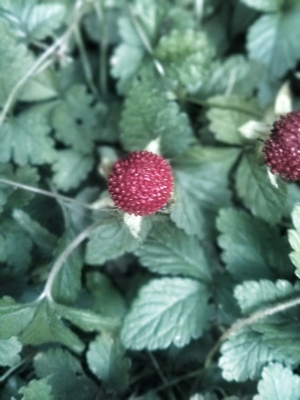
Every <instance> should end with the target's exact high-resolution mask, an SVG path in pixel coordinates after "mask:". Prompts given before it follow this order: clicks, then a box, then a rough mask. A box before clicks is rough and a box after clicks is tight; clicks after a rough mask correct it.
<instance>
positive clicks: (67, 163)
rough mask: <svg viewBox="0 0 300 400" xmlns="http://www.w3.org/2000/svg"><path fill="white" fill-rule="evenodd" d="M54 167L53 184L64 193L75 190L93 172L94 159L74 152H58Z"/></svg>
mask: <svg viewBox="0 0 300 400" xmlns="http://www.w3.org/2000/svg"><path fill="white" fill-rule="evenodd" d="M55 158H56V159H55V161H54V163H53V165H52V169H53V172H54V176H53V183H54V184H55V186H56V187H57V188H58V189H60V190H63V191H68V190H70V189H75V188H77V186H78V185H79V184H80V183H81V182H82V181H83V180H84V179H85V178H86V177H87V175H88V173H89V172H90V171H91V170H92V168H93V165H94V159H93V157H92V156H91V155H85V154H81V153H79V152H77V151H74V150H58V151H57V152H56V157H55Z"/></svg>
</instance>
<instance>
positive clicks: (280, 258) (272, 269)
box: [217, 209, 291, 280]
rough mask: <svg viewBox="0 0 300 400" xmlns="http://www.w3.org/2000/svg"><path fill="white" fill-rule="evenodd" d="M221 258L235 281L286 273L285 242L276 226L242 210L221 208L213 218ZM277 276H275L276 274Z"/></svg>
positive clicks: (289, 265)
mask: <svg viewBox="0 0 300 400" xmlns="http://www.w3.org/2000/svg"><path fill="white" fill-rule="evenodd" d="M217 228H218V230H219V232H220V233H221V235H220V236H219V238H218V243H219V246H220V247H221V248H222V249H223V253H222V259H223V261H224V263H225V264H226V268H227V269H228V271H229V272H230V274H231V275H232V276H233V277H234V278H235V279H237V280H249V279H263V278H266V279H274V278H275V277H279V276H281V277H285V276H289V275H290V273H291V264H290V262H289V259H288V251H289V250H288V244H287V242H286V239H285V238H284V237H282V236H281V234H280V232H279V230H278V229H277V228H276V227H273V226H270V225H268V224H266V223H265V222H263V221H260V220H258V219H255V218H254V217H251V216H250V215H248V214H246V213H245V212H243V211H236V210H234V209H222V210H221V211H220V214H219V217H218V219H217ZM278 275H279V276H278Z"/></svg>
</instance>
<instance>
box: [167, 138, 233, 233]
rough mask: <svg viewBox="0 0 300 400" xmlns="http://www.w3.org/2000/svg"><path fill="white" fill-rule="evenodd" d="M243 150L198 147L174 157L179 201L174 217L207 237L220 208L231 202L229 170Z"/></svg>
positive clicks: (172, 215) (184, 226) (190, 231)
mask: <svg viewBox="0 0 300 400" xmlns="http://www.w3.org/2000/svg"><path fill="white" fill-rule="evenodd" d="M238 154H239V150H236V149H218V148H214V147H200V146H195V147H193V148H190V149H189V150H188V151H186V152H185V153H184V154H183V155H182V156H181V157H180V158H177V159H175V160H174V163H173V171H174V177H175V198H176V200H175V204H174V206H173V209H172V211H171V219H172V221H174V222H175V224H176V225H177V226H178V227H179V228H182V229H183V230H184V231H185V232H186V233H187V234H188V235H197V237H198V238H200V239H203V238H204V237H205V236H207V235H208V234H210V233H211V232H212V230H213V229H214V216H215V214H216V212H217V210H218V209H219V208H220V207H222V206H224V205H226V204H227V205H229V203H230V192H229V190H228V188H227V185H228V181H227V179H228V177H227V175H228V172H229V171H230V169H231V167H232V165H233V163H234V162H235V160H236V158H237V156H238Z"/></svg>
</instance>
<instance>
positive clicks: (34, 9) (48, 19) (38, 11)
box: [0, 0, 66, 41]
mask: <svg viewBox="0 0 300 400" xmlns="http://www.w3.org/2000/svg"><path fill="white" fill-rule="evenodd" d="M65 12H66V9H65V6H64V5H63V4H59V3H51V4H36V1H35V0H29V1H27V2H26V4H25V3H23V2H22V0H14V1H13V2H11V1H9V0H4V1H3V2H2V3H1V8H0V16H2V17H4V18H5V19H6V20H7V21H8V22H9V24H10V26H11V27H12V29H13V30H14V33H15V35H16V36H17V37H18V38H19V39H21V40H24V39H25V40H26V41H31V40H42V39H45V38H46V37H47V36H50V35H52V34H53V32H54V31H55V30H56V29H58V28H59V27H60V26H61V25H62V23H63V21H64V18H65Z"/></svg>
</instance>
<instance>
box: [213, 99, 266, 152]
mask: <svg viewBox="0 0 300 400" xmlns="http://www.w3.org/2000/svg"><path fill="white" fill-rule="evenodd" d="M208 104H209V105H210V107H211V108H210V109H209V110H208V112H207V117H208V119H209V121H210V125H209V128H210V130H211V131H212V132H213V133H214V135H215V136H216V139H218V140H219V141H221V142H224V143H228V144H237V145H240V144H242V143H243V142H245V139H244V138H243V137H242V135H241V133H240V132H239V131H238V129H239V128H240V127H241V126H242V125H244V124H245V123H246V122H248V121H250V120H253V119H259V118H260V117H261V111H260V108H259V106H258V104H257V102H256V101H255V100H244V99H243V98H241V97H238V96H216V97H212V98H210V99H209V100H208Z"/></svg>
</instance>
